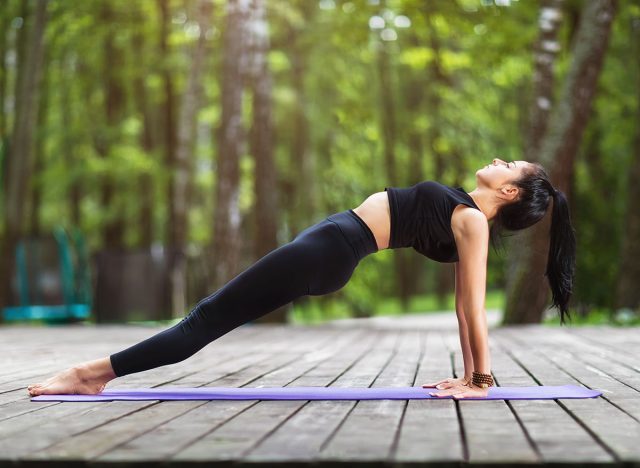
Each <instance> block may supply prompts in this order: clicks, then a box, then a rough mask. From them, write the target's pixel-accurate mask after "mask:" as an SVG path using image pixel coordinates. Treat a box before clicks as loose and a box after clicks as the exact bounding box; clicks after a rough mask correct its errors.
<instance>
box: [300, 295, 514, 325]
mask: <svg viewBox="0 0 640 468" xmlns="http://www.w3.org/2000/svg"><path fill="white" fill-rule="evenodd" d="M503 303H504V294H503V293H502V292H501V291H487V296H486V300H485V307H486V308H487V309H500V308H502V307H503ZM447 310H448V311H453V310H455V297H454V295H453V294H449V295H448V296H447V297H445V300H444V301H443V302H442V303H441V302H440V301H439V298H438V297H437V296H436V295H434V294H424V295H420V296H414V297H413V298H411V300H410V302H409V307H408V308H407V309H406V310H405V311H404V312H403V308H402V305H401V302H400V300H398V299H396V298H389V299H385V300H384V301H381V302H379V303H378V304H377V305H376V308H375V309H373V310H372V312H371V317H380V316H393V315H407V314H416V313H428V312H442V311H447ZM353 317H354V314H353V310H352V308H351V307H350V306H349V304H348V303H347V301H344V300H337V299H336V300H329V301H320V300H315V299H312V300H310V301H307V302H306V303H305V304H304V305H300V304H294V307H293V311H292V313H291V314H290V315H289V321H290V323H292V324H297V325H311V324H319V323H323V322H327V321H331V320H339V319H347V318H353Z"/></svg>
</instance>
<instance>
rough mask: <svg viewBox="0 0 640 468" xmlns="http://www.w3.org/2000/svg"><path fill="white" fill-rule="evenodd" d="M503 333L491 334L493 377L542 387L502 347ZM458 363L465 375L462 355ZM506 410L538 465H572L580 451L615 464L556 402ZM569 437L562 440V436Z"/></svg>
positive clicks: (511, 404)
mask: <svg viewBox="0 0 640 468" xmlns="http://www.w3.org/2000/svg"><path fill="white" fill-rule="evenodd" d="M499 333H500V331H499V330H491V331H490V339H489V347H490V353H491V361H492V373H493V375H494V378H495V381H496V385H498V386H514V387H518V386H532V385H538V383H537V382H536V381H535V380H534V379H533V378H532V377H531V375H530V374H529V373H527V371H526V369H523V368H522V367H521V366H520V365H519V364H518V363H517V362H516V361H514V360H513V358H512V356H511V355H509V354H507V353H505V352H504V350H503V348H502V347H500V346H499V344H498V342H497V340H496V338H495V336H496V335H497V334H499ZM459 354H460V356H459V358H457V359H456V363H457V365H458V366H459V369H460V371H459V372H464V364H463V361H462V353H461V352H459ZM469 403H471V402H469ZM505 404H506V406H507V407H508V408H509V409H510V411H511V412H512V414H513V416H514V417H515V418H517V421H518V423H519V425H521V428H520V429H519V431H521V432H523V435H524V436H525V437H526V438H527V440H528V441H529V444H530V446H531V448H532V450H533V451H534V453H535V454H536V457H537V459H538V461H540V462H543V463H571V462H573V461H575V458H576V456H575V452H576V451H578V450H579V451H580V453H581V455H582V456H583V457H584V458H583V460H588V461H593V462H596V461H597V462H610V461H612V460H613V458H612V457H611V455H609V454H608V453H607V451H606V450H604V449H603V448H602V447H601V446H600V445H599V444H597V443H595V441H594V439H593V437H592V436H591V435H590V434H589V433H588V432H587V431H585V430H584V428H583V427H582V426H581V425H580V424H578V423H577V422H576V421H575V420H574V419H573V418H572V417H571V415H570V414H568V413H567V412H566V411H565V410H564V409H563V408H562V407H561V406H560V405H558V404H557V402H556V400H507V401H505ZM565 433H566V434H568V436H567V437H562V438H559V437H558V434H565Z"/></svg>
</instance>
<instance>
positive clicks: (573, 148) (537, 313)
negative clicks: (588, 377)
mask: <svg viewBox="0 0 640 468" xmlns="http://www.w3.org/2000/svg"><path fill="white" fill-rule="evenodd" d="M615 10H616V1H615V0H593V1H589V2H585V3H584V12H583V14H582V18H581V20H580V25H579V26H578V31H577V32H576V38H575V41H574V43H573V44H574V46H573V60H572V63H571V67H570V69H569V72H568V75H567V78H566V80H565V82H564V87H563V90H562V94H561V98H560V101H559V104H558V106H556V107H555V108H554V109H553V111H552V114H551V118H550V121H549V126H548V130H547V132H546V134H545V137H544V140H543V142H542V144H541V149H540V162H541V164H542V165H543V166H544V167H545V168H546V169H547V170H548V171H549V172H550V173H549V176H550V177H551V182H552V183H553V185H554V186H555V187H556V188H557V189H559V190H562V191H563V192H564V193H565V194H566V195H567V199H568V200H570V199H571V181H572V179H573V167H574V160H575V156H576V153H577V151H578V147H579V144H580V142H581V140H582V134H583V132H584V128H585V126H586V124H587V121H588V118H589V114H590V110H591V102H592V100H593V96H594V94H595V91H596V85H597V80H598V76H599V74H600V71H601V69H602V63H603V61H604V56H605V52H606V49H607V44H608V42H609V35H610V32H611V23H612V21H613V17H614V15H615ZM552 203H553V202H552ZM550 221H551V209H550V210H549V213H547V216H545V217H544V218H543V220H542V221H541V222H539V223H537V224H536V225H534V226H532V227H531V228H530V229H527V230H526V231H525V232H524V233H523V234H524V235H523V236H522V238H523V240H522V242H523V243H525V244H526V245H527V246H529V247H530V249H529V250H528V252H529V253H528V255H527V256H526V257H525V258H524V259H523V260H522V261H520V262H519V263H518V265H517V267H516V269H515V271H514V273H513V276H514V277H513V291H517V292H519V294H517V297H516V295H515V294H513V295H512V296H511V297H509V298H508V312H509V313H508V314H505V317H504V323H509V324H511V323H538V322H540V320H541V318H542V314H543V312H544V311H545V304H546V303H547V300H548V294H549V287H548V284H547V282H546V281H544V276H543V275H544V271H545V267H546V260H547V252H548V249H549V227H550V224H551V223H550Z"/></svg>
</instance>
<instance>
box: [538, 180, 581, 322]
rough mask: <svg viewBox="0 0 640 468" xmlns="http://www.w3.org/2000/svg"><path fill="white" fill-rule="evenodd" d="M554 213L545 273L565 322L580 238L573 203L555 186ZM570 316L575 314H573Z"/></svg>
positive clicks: (553, 301) (554, 301)
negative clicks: (577, 234) (570, 203)
mask: <svg viewBox="0 0 640 468" xmlns="http://www.w3.org/2000/svg"><path fill="white" fill-rule="evenodd" d="M550 192H551V194H552V196H553V213H552V217H551V230H550V232H549V236H550V243H549V256H548V257H547V271H546V273H545V276H546V277H547V279H548V281H549V286H550V287H551V295H552V304H551V306H550V307H558V308H559V309H560V323H561V324H564V316H565V314H566V315H567V316H569V309H568V304H569V299H570V297H571V293H572V292H573V278H574V275H575V259H576V238H575V230H574V229H573V226H572V225H571V218H570V215H569V204H568V203H567V198H566V197H565V195H564V193H562V192H561V191H559V190H555V189H554V188H553V187H551V190H550ZM569 318H571V317H570V316H569Z"/></svg>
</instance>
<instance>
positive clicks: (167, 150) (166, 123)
mask: <svg viewBox="0 0 640 468" xmlns="http://www.w3.org/2000/svg"><path fill="white" fill-rule="evenodd" d="M158 7H159V9H160V38H159V43H160V57H161V60H160V61H161V65H160V66H161V68H162V72H161V76H162V86H163V88H164V90H163V96H164V103H163V121H162V127H163V128H162V132H161V133H162V134H163V135H164V142H163V143H164V154H165V166H166V169H167V172H168V173H169V174H171V172H172V171H173V170H174V167H175V159H176V157H175V154H176V126H175V97H174V90H173V79H172V77H171V65H170V56H171V50H170V49H169V44H168V37H169V29H170V27H171V12H170V11H169V0H158ZM174 191H175V187H174V178H173V177H168V178H167V203H166V206H167V209H168V216H167V223H166V226H167V232H166V242H167V245H168V246H169V252H171V246H172V245H173V244H174V238H173V236H174V230H173V228H172V226H173V224H174V223H175V213H174V212H173V207H174V203H173V197H174Z"/></svg>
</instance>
